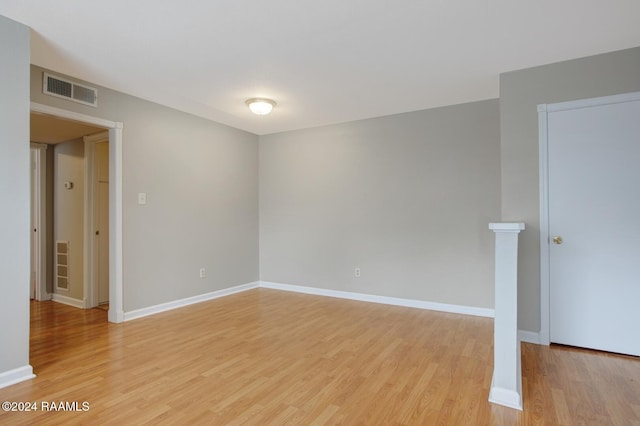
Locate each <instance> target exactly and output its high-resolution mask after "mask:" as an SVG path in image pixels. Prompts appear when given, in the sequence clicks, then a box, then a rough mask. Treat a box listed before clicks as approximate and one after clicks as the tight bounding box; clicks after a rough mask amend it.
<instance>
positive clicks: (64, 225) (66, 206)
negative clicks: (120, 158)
mask: <svg viewBox="0 0 640 426" xmlns="http://www.w3.org/2000/svg"><path fill="white" fill-rule="evenodd" d="M49 150H52V151H53V157H54V177H53V185H54V194H55V195H54V208H53V218H54V225H53V227H54V231H53V235H54V237H53V240H51V241H52V243H53V244H47V245H49V246H52V247H53V246H55V241H69V256H68V261H69V266H68V268H69V271H68V272H69V281H68V287H69V288H68V291H66V290H61V289H57V288H55V282H54V283H53V287H54V288H53V291H54V293H58V294H60V295H61V296H65V297H70V298H72V299H76V300H78V301H79V302H82V300H83V298H84V191H85V188H84V179H85V176H84V172H85V170H84V141H83V140H82V139H76V140H73V141H67V142H63V143H60V144H57V145H51V146H49V149H47V151H49ZM65 182H72V183H73V188H71V189H65V188H64V183H65ZM54 250H55V249H54ZM55 260H56V259H55V257H54V261H55ZM54 279H55V278H54Z"/></svg>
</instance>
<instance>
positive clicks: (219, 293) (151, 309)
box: [124, 281, 259, 321]
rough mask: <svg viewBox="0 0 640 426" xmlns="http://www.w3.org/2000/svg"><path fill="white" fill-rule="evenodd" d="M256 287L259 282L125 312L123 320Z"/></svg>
mask: <svg viewBox="0 0 640 426" xmlns="http://www.w3.org/2000/svg"><path fill="white" fill-rule="evenodd" d="M258 287H259V282H257V281H256V282H253V283H249V284H242V285H239V286H236V287H231V288H225V289H222V290H217V291H213V292H211V293H205V294H200V295H198V296H193V297H187V298H185V299H179V300H174V301H172V302H167V303H161V304H159V305H154V306H149V307H147V308H142V309H136V310H134V311H130V312H125V313H124V320H125V321H131V320H134V319H137V318H142V317H146V316H149V315H154V314H158V313H160V312H166V311H170V310H173V309H177V308H182V307H185V306H189V305H193V304H196V303H200V302H205V301H207V300H213V299H218V298H220V297H225V296H230V295H232V294H235V293H240V292H243V291H247V290H252V289H254V288H258Z"/></svg>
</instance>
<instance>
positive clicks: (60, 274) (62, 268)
mask: <svg viewBox="0 0 640 426" xmlns="http://www.w3.org/2000/svg"><path fill="white" fill-rule="evenodd" d="M56 288H57V289H58V290H66V291H69V241H56Z"/></svg>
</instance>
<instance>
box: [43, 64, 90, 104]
mask: <svg viewBox="0 0 640 426" xmlns="http://www.w3.org/2000/svg"><path fill="white" fill-rule="evenodd" d="M42 93H44V94H45V95H49V96H55V97H57V98H63V99H66V100H68V101H73V102H78V103H81V104H83V105H89V106H92V107H94V108H95V107H97V106H98V90H97V89H96V88H95V87H90V86H85V85H84V84H79V83H75V82H73V81H71V80H68V79H66V78H62V77H59V76H56V75H53V74H49V73H44V74H43V82H42Z"/></svg>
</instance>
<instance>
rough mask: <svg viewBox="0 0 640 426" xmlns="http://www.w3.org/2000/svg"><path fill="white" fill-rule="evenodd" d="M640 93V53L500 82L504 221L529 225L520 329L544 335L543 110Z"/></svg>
mask: <svg viewBox="0 0 640 426" xmlns="http://www.w3.org/2000/svg"><path fill="white" fill-rule="evenodd" d="M635 91H640V48H634V49H627V50H622V51H618V52H612V53H606V54H603V55H597V56H591V57H588V58H582V59H576V60H572V61H566V62H560V63H557V64H551V65H545V66H540V67H535V68H529V69H526V70H521V71H514V72H509V73H505V74H502V75H501V76H500V137H501V167H502V219H503V220H505V221H524V222H526V226H527V229H526V230H525V231H524V232H523V233H522V234H521V235H520V238H521V239H520V252H519V258H520V259H519V262H520V267H519V271H518V280H519V288H518V293H519V294H518V308H519V309H518V316H519V327H520V328H521V329H524V330H529V331H538V330H540V240H539V239H540V210H539V209H540V203H539V197H540V195H539V177H538V168H539V162H538V113H537V109H536V108H537V105H538V104H543V103H555V102H562V101H569V100H576V99H585V98H592V97H598V96H606V95H614V94H620V93H626V92H635Z"/></svg>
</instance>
